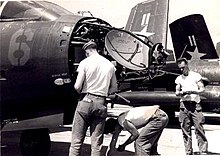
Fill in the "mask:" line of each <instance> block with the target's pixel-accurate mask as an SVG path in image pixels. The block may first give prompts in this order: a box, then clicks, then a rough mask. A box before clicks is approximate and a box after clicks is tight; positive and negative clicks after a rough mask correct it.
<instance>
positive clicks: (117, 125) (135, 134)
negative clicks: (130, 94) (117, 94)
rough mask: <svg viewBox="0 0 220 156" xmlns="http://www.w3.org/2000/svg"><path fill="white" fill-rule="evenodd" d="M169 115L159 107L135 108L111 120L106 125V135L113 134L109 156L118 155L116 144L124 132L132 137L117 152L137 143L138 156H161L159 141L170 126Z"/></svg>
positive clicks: (136, 151)
mask: <svg viewBox="0 0 220 156" xmlns="http://www.w3.org/2000/svg"><path fill="white" fill-rule="evenodd" d="M168 120H169V119H168V116H167V114H166V113H165V112H164V111H162V110H161V109H159V106H158V105H154V106H142V107H134V108H132V109H130V110H129V111H126V112H124V113H122V114H120V115H119V116H118V118H117V119H113V118H110V119H108V120H107V121H106V123H105V131H104V133H105V134H108V133H112V134H113V135H112V140H111V142H110V144H109V148H108V151H107V155H108V156H114V155H117V154H116V143H117V140H118V137H119V134H120V132H121V131H122V130H126V131H128V132H129V133H130V134H131V135H130V137H129V138H128V139H127V140H126V141H125V142H124V143H123V144H121V145H119V147H118V148H117V150H118V151H119V152H122V151H124V150H125V147H126V146H127V145H128V144H130V143H132V142H133V141H135V143H134V145H135V154H136V155H137V156H148V155H159V154H158V152H157V145H158V140H159V138H160V136H161V134H162V131H163V129H164V128H165V127H166V125H167V124H168Z"/></svg>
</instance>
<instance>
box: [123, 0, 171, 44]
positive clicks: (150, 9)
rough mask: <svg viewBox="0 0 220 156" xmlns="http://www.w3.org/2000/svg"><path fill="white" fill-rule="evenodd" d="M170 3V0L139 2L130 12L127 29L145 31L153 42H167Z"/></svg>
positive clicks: (134, 31)
mask: <svg viewBox="0 0 220 156" xmlns="http://www.w3.org/2000/svg"><path fill="white" fill-rule="evenodd" d="M168 3H169V0H163V1H161V0H147V1H145V2H142V3H139V4H137V5H136V6H135V7H133V8H132V10H131V12H130V16H129V18H128V21H127V25H126V27H125V29H126V30H127V31H130V32H133V33H137V32H139V33H145V36H150V37H149V38H150V40H151V41H152V42H153V43H157V42H160V43H166V34H167V18H168V15H167V14H168ZM143 35H144V34H143Z"/></svg>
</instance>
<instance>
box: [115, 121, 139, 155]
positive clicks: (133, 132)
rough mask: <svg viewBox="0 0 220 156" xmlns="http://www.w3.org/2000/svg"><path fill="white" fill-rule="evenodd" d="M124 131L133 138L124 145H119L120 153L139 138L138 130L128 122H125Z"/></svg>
mask: <svg viewBox="0 0 220 156" xmlns="http://www.w3.org/2000/svg"><path fill="white" fill-rule="evenodd" d="M124 129H126V130H127V131H128V132H130V133H131V136H130V137H129V138H128V139H127V140H126V141H125V142H124V143H123V144H122V145H119V147H118V151H124V150H125V147H126V146H127V145H129V144H130V143H132V142H133V141H134V140H136V139H137V137H138V136H139V132H138V130H137V128H136V127H135V126H134V125H133V124H132V123H131V122H130V121H128V120H125V121H124Z"/></svg>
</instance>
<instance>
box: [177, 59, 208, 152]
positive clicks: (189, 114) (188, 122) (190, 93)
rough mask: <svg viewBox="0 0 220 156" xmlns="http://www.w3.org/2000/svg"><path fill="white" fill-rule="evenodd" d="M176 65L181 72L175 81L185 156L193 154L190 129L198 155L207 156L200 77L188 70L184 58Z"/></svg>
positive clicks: (202, 89) (202, 87) (202, 88)
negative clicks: (193, 128)
mask: <svg viewBox="0 0 220 156" xmlns="http://www.w3.org/2000/svg"><path fill="white" fill-rule="evenodd" d="M177 65H178V67H179V69H180V70H181V72H182V75H180V76H178V77H177V78H176V80H175V83H176V95H177V96H180V113H179V121H180V126H181V129H182V132H183V140H184V145H185V151H186V154H187V155H192V154H193V149H192V135H191V127H192V126H194V127H195V134H196V138H197V141H198V146H199V152H200V154H207V150H208V141H207V139H206V136H205V131H204V128H203V124H204V121H205V118H204V116H203V114H202V107H201V105H200V101H201V99H200V95H199V94H200V93H202V92H203V91H204V85H203V82H202V76H201V75H200V74H199V73H196V72H193V71H190V70H189V67H188V61H187V59H185V58H180V59H178V60H177Z"/></svg>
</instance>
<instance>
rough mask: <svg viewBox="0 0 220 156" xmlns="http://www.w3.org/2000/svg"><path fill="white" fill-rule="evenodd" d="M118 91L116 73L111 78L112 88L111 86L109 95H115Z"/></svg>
mask: <svg viewBox="0 0 220 156" xmlns="http://www.w3.org/2000/svg"><path fill="white" fill-rule="evenodd" d="M117 89H118V85H117V79H116V75H115V72H114V73H113V75H112V78H111V82H110V86H109V92H108V93H109V94H112V93H115V92H116V91H117Z"/></svg>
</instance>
